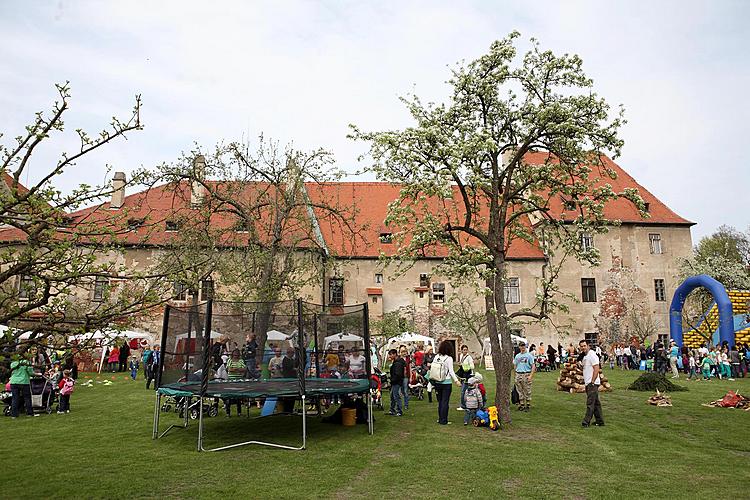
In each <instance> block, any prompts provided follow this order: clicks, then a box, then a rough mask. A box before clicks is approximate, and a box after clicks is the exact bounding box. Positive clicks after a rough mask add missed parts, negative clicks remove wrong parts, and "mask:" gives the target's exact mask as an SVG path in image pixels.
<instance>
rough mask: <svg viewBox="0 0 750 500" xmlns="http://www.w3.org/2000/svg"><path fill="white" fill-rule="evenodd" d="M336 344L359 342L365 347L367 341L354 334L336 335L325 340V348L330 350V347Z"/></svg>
mask: <svg viewBox="0 0 750 500" xmlns="http://www.w3.org/2000/svg"><path fill="white" fill-rule="evenodd" d="M334 342H358V343H361V344H362V345H363V346H364V345H365V339H363V338H362V337H360V336H358V335H354V334H352V333H336V334H334V335H329V336H328V337H326V338H324V339H323V348H324V349H328V346H329V345H331V344H332V343H334Z"/></svg>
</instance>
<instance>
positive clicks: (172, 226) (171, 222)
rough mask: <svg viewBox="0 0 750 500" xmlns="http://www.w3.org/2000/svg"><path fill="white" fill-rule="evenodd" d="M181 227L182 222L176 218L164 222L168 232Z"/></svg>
mask: <svg viewBox="0 0 750 500" xmlns="http://www.w3.org/2000/svg"><path fill="white" fill-rule="evenodd" d="M179 229H180V223H179V222H177V221H175V220H168V221H167V222H165V223H164V230H165V231H167V232H170V233H172V232H176V231H179Z"/></svg>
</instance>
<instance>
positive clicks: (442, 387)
mask: <svg viewBox="0 0 750 500" xmlns="http://www.w3.org/2000/svg"><path fill="white" fill-rule="evenodd" d="M452 390H453V386H452V384H435V391H436V392H437V400H438V423H439V424H441V425H446V424H447V423H448V408H449V406H450V403H451V391H452Z"/></svg>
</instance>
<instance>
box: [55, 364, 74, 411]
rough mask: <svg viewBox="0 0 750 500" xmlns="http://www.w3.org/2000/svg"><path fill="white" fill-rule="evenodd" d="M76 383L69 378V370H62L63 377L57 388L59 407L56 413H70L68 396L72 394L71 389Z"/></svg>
mask: <svg viewBox="0 0 750 500" xmlns="http://www.w3.org/2000/svg"><path fill="white" fill-rule="evenodd" d="M75 383H76V381H75V380H73V378H72V377H71V376H70V370H64V371H63V376H62V378H61V379H60V383H59V384H58V385H57V387H58V388H59V389H60V406H58V409H57V413H70V395H71V394H72V393H73V387H74V386H75Z"/></svg>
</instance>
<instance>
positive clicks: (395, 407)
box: [391, 384, 403, 413]
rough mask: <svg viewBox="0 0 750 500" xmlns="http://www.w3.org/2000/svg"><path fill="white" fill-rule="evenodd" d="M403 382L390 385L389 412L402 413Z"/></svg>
mask: <svg viewBox="0 0 750 500" xmlns="http://www.w3.org/2000/svg"><path fill="white" fill-rule="evenodd" d="M402 390H403V384H393V385H391V413H402V411H403V410H402V408H401V391H402Z"/></svg>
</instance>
